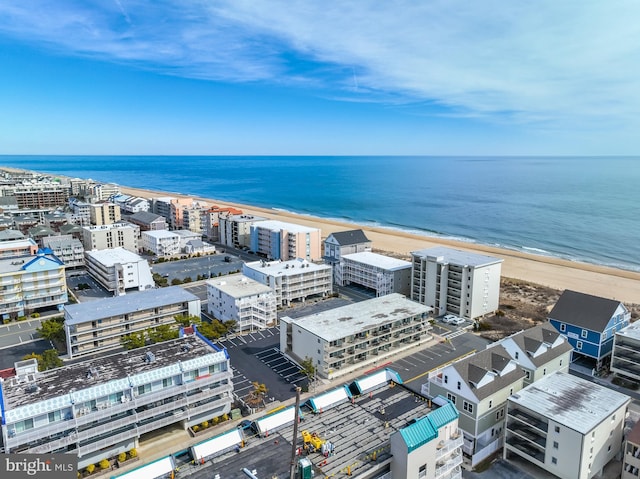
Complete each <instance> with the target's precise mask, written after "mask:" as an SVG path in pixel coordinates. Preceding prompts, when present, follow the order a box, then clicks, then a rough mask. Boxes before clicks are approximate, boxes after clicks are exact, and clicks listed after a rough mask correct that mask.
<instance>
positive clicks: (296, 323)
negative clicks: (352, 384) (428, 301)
mask: <svg viewBox="0 0 640 479" xmlns="http://www.w3.org/2000/svg"><path fill="white" fill-rule="evenodd" d="M429 312H430V309H429V308H427V307H426V306H425V305H423V304H420V303H416V302H415V301H412V300H410V299H408V298H407V297H405V296H403V295H401V294H398V293H393V294H389V295H387V296H382V297H380V298H373V299H369V300H366V301H361V302H359V303H355V304H350V305H347V306H342V307H339V308H334V309H331V310H328V311H324V312H321V313H316V314H312V315H309V316H305V317H302V318H296V319H294V318H290V317H286V316H285V317H281V318H280V351H282V352H283V353H284V354H285V355H288V356H290V357H292V358H293V359H294V360H295V361H298V362H300V361H302V360H304V359H305V358H310V359H311V360H312V361H313V364H314V366H315V367H316V369H317V372H318V375H319V376H321V377H323V378H328V379H332V378H334V377H337V376H341V375H344V374H347V373H350V372H353V371H355V370H357V369H360V368H363V367H366V366H367V365H369V364H375V363H383V362H384V361H385V359H386V358H389V357H391V356H393V355H395V354H397V353H399V352H401V351H404V350H406V349H409V348H412V347H415V346H418V345H420V344H425V343H427V342H428V341H429V340H431V339H432V336H431V324H430V323H429Z"/></svg>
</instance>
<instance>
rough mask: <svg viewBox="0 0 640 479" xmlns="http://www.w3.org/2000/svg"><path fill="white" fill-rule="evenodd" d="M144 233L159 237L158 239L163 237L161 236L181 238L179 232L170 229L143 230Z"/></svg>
mask: <svg viewBox="0 0 640 479" xmlns="http://www.w3.org/2000/svg"><path fill="white" fill-rule="evenodd" d="M142 234H143V235H147V236H151V237H152V238H157V239H161V238H173V239H177V238H180V235H179V234H177V233H176V232H173V231H169V230H153V231H143V232H142Z"/></svg>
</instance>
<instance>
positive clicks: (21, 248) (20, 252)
mask: <svg viewBox="0 0 640 479" xmlns="http://www.w3.org/2000/svg"><path fill="white" fill-rule="evenodd" d="M5 232H14V233H15V234H16V235H19V237H18V236H16V235H12V234H11V233H7V234H5V235H4V236H5V237H8V238H12V239H6V240H5V239H0V258H14V257H17V256H31V255H34V254H36V253H37V251H38V245H37V243H36V242H35V241H34V240H33V238H25V236H24V235H23V234H22V233H20V232H19V231H15V230H5V231H3V232H2V233H5Z"/></svg>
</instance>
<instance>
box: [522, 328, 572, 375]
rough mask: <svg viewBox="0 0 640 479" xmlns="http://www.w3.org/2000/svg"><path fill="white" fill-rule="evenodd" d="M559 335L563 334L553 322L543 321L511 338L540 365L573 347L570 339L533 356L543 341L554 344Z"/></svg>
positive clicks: (531, 359)
mask: <svg viewBox="0 0 640 479" xmlns="http://www.w3.org/2000/svg"><path fill="white" fill-rule="evenodd" d="M558 336H561V334H560V333H559V332H558V331H557V330H556V329H555V328H554V327H553V326H552V325H551V324H549V323H542V324H540V325H538V326H534V327H533V328H530V329H527V330H525V331H522V332H520V333H518V334H514V335H513V336H511V339H513V342H514V343H516V344H517V345H518V347H519V348H520V349H521V350H522V351H523V352H525V353H529V354H527V356H528V357H529V360H530V361H531V362H532V363H533V364H534V365H535V366H536V367H540V366H542V365H543V364H547V363H548V362H549V361H551V360H552V359H553V358H556V357H558V356H561V355H562V354H564V353H566V352H567V351H571V350H572V349H573V348H572V347H571V344H569V342H568V341H563V342H562V344H560V345H558V346H556V347H555V348H550V349H549V350H548V351H546V352H545V353H542V354H541V355H539V356H536V357H533V356H532V354H533V353H535V352H536V351H537V350H538V348H539V347H540V346H541V345H542V344H543V343H546V344H553V343H554V342H555V341H556V340H557V339H558Z"/></svg>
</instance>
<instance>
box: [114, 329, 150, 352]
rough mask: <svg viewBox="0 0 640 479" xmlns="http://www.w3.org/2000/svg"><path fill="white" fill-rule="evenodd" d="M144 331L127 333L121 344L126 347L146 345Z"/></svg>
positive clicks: (132, 347)
mask: <svg viewBox="0 0 640 479" xmlns="http://www.w3.org/2000/svg"><path fill="white" fill-rule="evenodd" d="M146 343H147V341H146V339H145V336H144V333H142V332H141V333H131V334H125V335H124V336H122V338H120V344H121V345H122V347H123V348H124V349H136V348H142V347H144V346H145V345H146Z"/></svg>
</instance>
